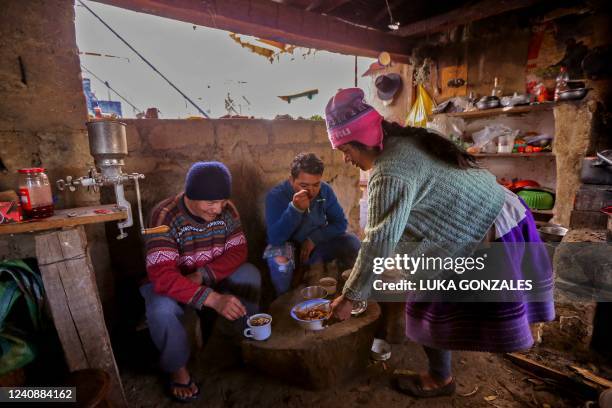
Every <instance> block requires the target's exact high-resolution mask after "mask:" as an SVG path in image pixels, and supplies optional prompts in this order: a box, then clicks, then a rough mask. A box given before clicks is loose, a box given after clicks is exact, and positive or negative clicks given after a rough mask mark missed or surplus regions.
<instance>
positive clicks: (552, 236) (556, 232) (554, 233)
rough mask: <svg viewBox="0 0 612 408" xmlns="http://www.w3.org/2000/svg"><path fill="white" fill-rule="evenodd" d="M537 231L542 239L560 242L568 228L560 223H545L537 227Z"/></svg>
mask: <svg viewBox="0 0 612 408" xmlns="http://www.w3.org/2000/svg"><path fill="white" fill-rule="evenodd" d="M538 231H539V232H540V236H541V237H542V239H543V240H544V241H546V242H560V241H561V240H562V239H563V237H564V236H565V234H567V231H569V230H568V229H567V228H565V227H562V226H560V225H545V226H542V227H540V228H538Z"/></svg>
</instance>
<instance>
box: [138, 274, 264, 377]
mask: <svg viewBox="0 0 612 408" xmlns="http://www.w3.org/2000/svg"><path fill="white" fill-rule="evenodd" d="M214 289H215V291H217V292H221V293H230V294H233V295H235V296H236V297H237V298H238V299H240V301H241V302H242V304H243V305H244V306H245V307H246V309H247V316H250V315H253V314H255V313H257V312H258V310H259V296H260V292H261V276H260V273H259V270H258V269H257V268H256V267H255V266H253V265H251V264H249V263H244V264H242V265H240V266H239V267H238V269H236V271H235V272H234V273H232V274H231V275H230V276H228V277H227V278H226V279H224V280H223V281H221V282H219V283H218V284H217V285H215V286H214ZM140 294H141V295H142V297H143V298H144V300H145V308H146V315H147V324H148V326H149V332H150V334H151V339H152V340H153V343H154V344H155V346H156V347H157V349H158V350H159V353H160V360H159V363H160V367H161V369H162V370H163V371H164V372H167V373H173V372H175V371H176V370H178V369H179V368H181V367H184V366H186V365H187V361H189V352H190V346H189V341H188V339H187V332H186V331H185V327H183V323H182V321H181V319H182V317H183V314H184V311H185V306H184V305H183V304H181V303H179V302H177V301H176V300H174V299H172V298H169V297H167V296H163V295H158V294H157V293H155V292H154V291H153V284H151V283H147V284H145V285H142V286H141V287H140ZM219 323H221V324H222V325H225V326H227V327H228V329H226V331H227V332H235V333H237V334H238V333H239V334H240V335H242V330H244V328H245V327H246V316H245V317H243V318H241V319H238V320H235V321H232V322H230V321H229V320H226V319H221V320H220V321H219Z"/></svg>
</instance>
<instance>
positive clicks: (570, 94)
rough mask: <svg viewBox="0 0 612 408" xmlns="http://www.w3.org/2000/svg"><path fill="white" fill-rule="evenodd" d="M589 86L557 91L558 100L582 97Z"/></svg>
mask: <svg viewBox="0 0 612 408" xmlns="http://www.w3.org/2000/svg"><path fill="white" fill-rule="evenodd" d="M590 89H591V88H576V89H568V90H567V91H561V92H559V100H560V101H571V100H574V99H582V98H584V97H585V96H586V94H587V93H588V92H589V90H590Z"/></svg>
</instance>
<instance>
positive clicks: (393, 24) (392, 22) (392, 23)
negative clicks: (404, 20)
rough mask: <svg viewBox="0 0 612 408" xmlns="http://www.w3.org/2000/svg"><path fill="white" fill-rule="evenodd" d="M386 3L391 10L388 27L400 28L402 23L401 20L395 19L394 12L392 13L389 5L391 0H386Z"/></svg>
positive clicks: (389, 9)
mask: <svg viewBox="0 0 612 408" xmlns="http://www.w3.org/2000/svg"><path fill="white" fill-rule="evenodd" d="M385 4H386V5H387V11H388V12H389V25H388V27H389V28H390V29H392V30H397V29H399V26H400V23H399V21H395V20H394V19H393V14H392V13H391V7H390V6H389V0H385Z"/></svg>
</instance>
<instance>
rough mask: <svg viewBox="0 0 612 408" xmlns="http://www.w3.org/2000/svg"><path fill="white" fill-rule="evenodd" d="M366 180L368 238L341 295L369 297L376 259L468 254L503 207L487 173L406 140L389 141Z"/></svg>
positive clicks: (497, 187) (501, 196) (499, 192)
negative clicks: (450, 161)
mask: <svg viewBox="0 0 612 408" xmlns="http://www.w3.org/2000/svg"><path fill="white" fill-rule="evenodd" d="M384 143H385V144H384V149H383V151H382V153H381V154H380V156H378V157H377V158H376V161H375V163H374V168H373V169H372V173H371V175H370V181H369V182H368V222H367V225H366V230H365V239H364V241H363V245H362V248H361V250H360V252H359V255H358V257H357V260H356V262H355V266H354V267H353V271H352V273H351V275H350V278H349V280H348V281H347V283H346V285H345V287H344V290H343V293H344V294H345V295H346V297H347V298H349V299H352V300H362V299H367V298H368V295H369V294H370V291H371V288H372V282H373V280H374V277H375V276H376V275H375V274H374V273H373V269H372V267H373V258H374V257H387V256H394V255H395V254H396V253H398V254H401V255H402V256H403V254H404V253H406V251H407V250H400V251H398V249H399V248H398V243H400V242H404V241H408V242H411V244H409V245H406V246H404V245H402V248H409V252H410V253H408V254H407V255H408V256H415V257H416V256H421V255H422V254H423V255H425V256H467V255H469V254H470V253H471V252H472V251H473V249H474V248H475V246H476V245H478V244H479V243H480V242H481V241H482V239H483V237H484V236H485V234H486V233H487V231H488V229H489V228H490V227H491V225H492V224H493V221H494V220H495V217H497V215H498V214H499V212H500V211H501V208H502V205H503V203H504V192H503V189H502V187H501V186H500V185H499V184H497V182H496V181H495V177H494V176H493V175H492V174H491V173H489V172H488V171H486V170H482V169H469V170H460V169H458V168H456V167H453V166H450V165H448V164H446V163H443V162H442V161H440V160H438V159H435V158H433V157H432V156H430V155H428V154H427V153H426V152H425V151H423V150H422V149H421V148H420V147H419V146H417V144H416V143H415V142H414V141H413V140H411V138H410V137H409V136H408V137H386V138H385V141H384Z"/></svg>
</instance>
